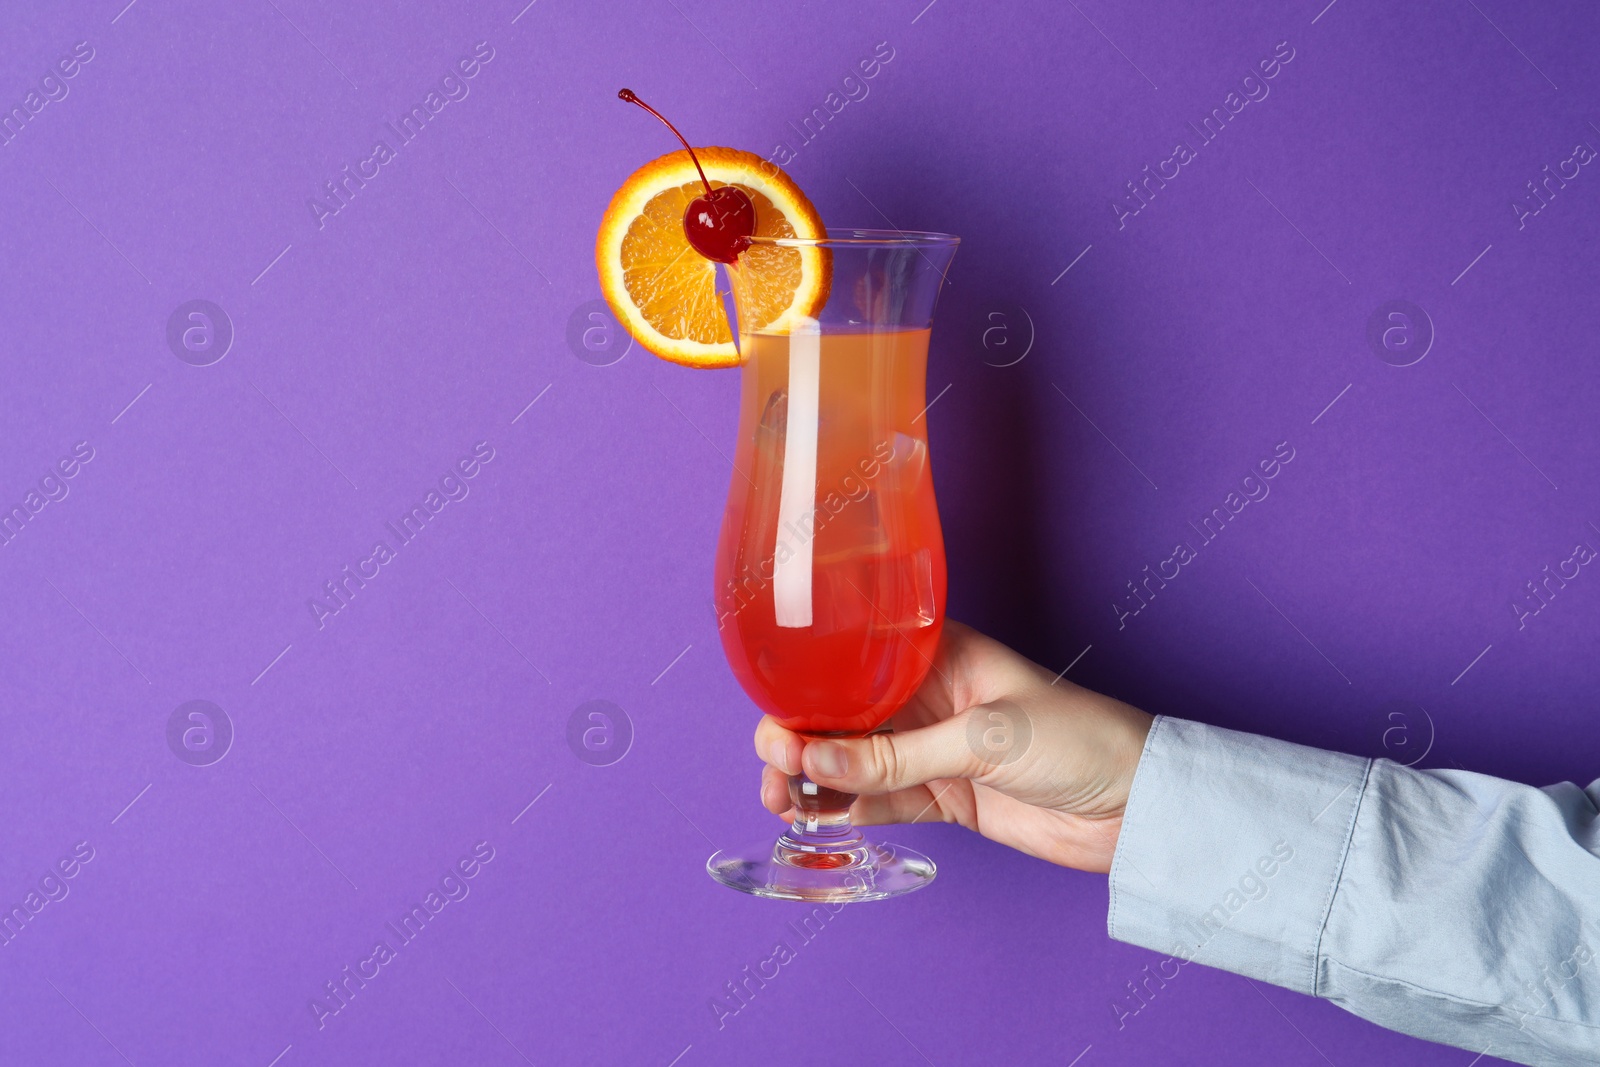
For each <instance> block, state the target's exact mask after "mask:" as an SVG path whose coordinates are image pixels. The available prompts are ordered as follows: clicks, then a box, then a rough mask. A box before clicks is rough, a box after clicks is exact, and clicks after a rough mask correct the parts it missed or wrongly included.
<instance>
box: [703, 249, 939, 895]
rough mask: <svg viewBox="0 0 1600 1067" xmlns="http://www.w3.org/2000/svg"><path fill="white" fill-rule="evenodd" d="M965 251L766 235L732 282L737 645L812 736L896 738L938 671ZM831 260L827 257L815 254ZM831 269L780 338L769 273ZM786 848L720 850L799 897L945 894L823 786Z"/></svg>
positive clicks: (730, 592)
mask: <svg viewBox="0 0 1600 1067" xmlns="http://www.w3.org/2000/svg"><path fill="white" fill-rule="evenodd" d="M958 240H959V239H958V238H955V237H952V236H950V235H948V234H938V233H906V232H901V231H896V230H829V231H828V235H827V237H826V238H824V239H799V238H782V237H771V238H762V237H757V238H754V239H753V240H752V243H751V245H750V247H749V248H748V249H747V250H746V252H745V253H743V254H742V255H741V256H740V260H739V262H738V263H736V264H734V265H732V266H731V267H729V268H728V277H729V279H730V281H731V289H732V294H733V302H734V306H735V318H736V319H737V324H738V337H739V353H740V360H741V370H740V373H741V375H742V380H741V389H740V402H739V440H738V446H737V449H736V451H735V455H734V461H733V465H734V473H733V477H732V481H731V485H730V488H729V491H728V502H727V508H726V510H725V511H724V513H723V522H722V534H721V538H720V541H719V544H718V550H717V561H716V609H717V615H718V627H719V630H720V633H721V637H722V647H723V651H724V652H725V653H726V655H727V657H728V663H729V665H730V666H731V667H732V668H733V673H734V675H735V676H736V677H737V678H738V679H739V682H740V684H742V685H743V686H744V689H745V692H746V693H748V694H749V695H750V698H751V699H752V700H753V701H755V703H756V704H757V705H758V706H759V707H760V708H761V709H762V710H763V711H765V712H767V713H768V714H770V715H772V716H774V717H775V718H777V719H778V720H779V721H781V722H782V723H783V724H784V725H785V726H787V727H788V728H789V729H791V730H794V731H796V732H798V733H800V734H802V735H805V736H807V737H812V738H826V737H861V736H863V735H865V734H868V733H870V732H872V731H874V730H876V729H877V728H878V727H880V726H882V725H883V724H884V723H885V722H887V720H888V719H889V717H890V716H892V715H893V714H894V713H895V712H897V711H899V710H900V708H901V707H902V706H903V705H904V704H905V703H906V702H907V700H909V699H910V698H911V696H912V695H913V694H914V693H915V692H916V691H917V688H918V686H920V685H921V684H922V681H923V678H924V677H925V676H926V675H927V673H928V671H929V670H930V669H931V668H932V666H933V661H934V656H935V653H936V650H937V648H938V644H939V633H940V630H941V628H942V626H943V624H944V611H945V558H944V542H943V538H942V537H941V535H940V531H939V513H938V509H937V506H936V505H935V502H934V496H933V477H932V473H931V471H930V468H929V464H928V435H927V426H928V420H927V407H928V401H927V399H926V390H925V379H926V376H927V355H928V337H929V332H930V330H931V328H932V325H933V311H934V305H935V302H936V301H937V299H938V295H939V289H940V287H941V285H942V283H943V280H944V276H945V272H946V270H947V269H948V268H949V265H950V260H951V257H952V256H953V255H954V254H955V250H956V245H957V243H958ZM811 250H815V251H816V252H820V256H817V255H810V254H809V253H810V252H811ZM802 252H805V253H808V258H807V260H806V261H807V262H809V263H810V264H811V268H808V269H815V268H817V267H818V265H820V268H821V269H823V270H828V271H831V284H830V285H829V287H828V295H827V299H826V302H825V303H824V304H823V306H822V307H821V308H819V309H813V310H814V314H813V315H800V316H792V317H790V318H789V319H787V320H780V321H779V322H777V323H775V324H772V325H770V326H769V325H767V324H765V323H764V321H763V317H764V315H766V314H767V311H766V308H765V306H764V305H763V304H762V303H761V301H762V300H763V299H764V298H765V299H770V297H766V296H765V294H768V293H770V292H771V287H770V286H763V285H761V284H758V283H759V282H760V280H761V277H760V276H761V275H762V274H763V273H770V272H772V271H781V270H786V269H800V265H801V261H802V255H801V253H802ZM789 796H790V798H791V800H792V801H793V803H794V807H795V810H796V812H797V815H796V818H795V820H794V822H793V825H791V826H790V827H789V829H788V831H787V832H786V833H784V834H783V835H782V836H781V837H779V838H778V840H777V842H776V843H775V844H766V843H763V844H761V845H759V846H755V847H753V848H751V849H748V850H741V851H739V852H735V853H729V852H720V851H719V852H717V853H716V854H715V855H713V856H712V857H711V858H710V860H708V861H707V863H706V868H707V870H708V871H709V872H710V874H711V876H712V877H713V878H715V879H716V880H717V881H719V882H721V883H722V884H723V885H726V886H730V887H732V888H734V889H738V890H740V891H742V892H745V893H752V894H755V895H757V896H764V897H774V898H778V899H784V900H807V901H857V900H876V899H880V898H883V897H890V896H896V895H898V894H901V893H909V892H911V891H912V890H914V889H919V888H921V887H922V886H924V885H927V884H928V883H929V882H931V881H932V880H933V877H934V873H935V867H934V864H933V861H932V860H930V859H929V858H928V857H926V856H924V855H922V854H921V853H919V852H916V851H914V850H912V849H908V848H904V847H901V846H897V845H889V844H878V843H873V842H870V841H868V840H866V839H865V838H864V837H863V836H862V835H861V833H860V831H859V830H857V829H856V828H855V827H854V826H853V825H852V824H851V821H850V806H851V804H852V803H853V802H854V801H855V795H854V794H851V793H843V792H839V791H837V790H833V789H828V788H826V787H823V786H819V785H817V784H816V783H815V782H812V781H811V780H810V779H809V778H807V777H806V776H805V775H803V774H801V775H794V776H792V777H791V778H790V780H789Z"/></svg>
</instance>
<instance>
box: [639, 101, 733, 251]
mask: <svg viewBox="0 0 1600 1067" xmlns="http://www.w3.org/2000/svg"><path fill="white" fill-rule="evenodd" d="M617 97H618V99H621V100H626V101H627V102H628V103H630V104H638V105H639V106H640V107H642V108H644V109H645V110H646V111H648V112H650V114H652V115H654V116H655V117H656V118H658V119H661V122H662V124H663V125H665V126H666V127H667V129H669V130H671V131H672V132H673V135H674V136H676V137H677V138H678V140H680V141H683V147H684V148H686V149H688V151H689V158H690V159H692V160H694V169H695V170H697V171H699V172H700V182H701V184H703V185H704V186H705V187H706V193H705V195H704V196H697V197H695V198H694V199H693V200H691V201H689V207H688V209H687V210H685V211H684V213H683V233H684V236H686V237H688V238H689V244H690V245H692V246H693V247H694V250H695V251H696V252H699V253H700V254H701V255H702V256H705V257H706V258H707V259H714V260H716V261H717V262H718V263H732V262H733V261H734V260H736V259H738V258H739V253H740V252H743V251H744V250H745V248H746V246H747V245H748V244H749V242H750V237H751V235H752V234H754V233H755V232H756V206H755V205H754V204H753V203H751V202H750V198H749V197H748V196H746V195H745V194H744V190H742V189H740V188H738V187H736V186H732V185H724V186H721V187H719V188H716V189H713V188H711V183H710V182H709V181H707V180H706V172H705V168H703V167H701V166H700V159H699V157H698V156H696V155H695V154H694V149H693V148H690V147H689V142H688V141H687V140H684V136H683V134H681V133H679V132H678V127H676V126H674V125H673V124H672V123H670V122H668V121H667V120H666V118H665V117H663V116H662V114H661V112H659V111H657V110H656V109H655V108H653V107H651V106H650V105H649V104H647V103H645V102H644V101H643V100H640V99H639V98H638V97H637V96H635V95H634V92H633V90H632V89H624V90H622V91H621V92H619V93H618V94H617Z"/></svg>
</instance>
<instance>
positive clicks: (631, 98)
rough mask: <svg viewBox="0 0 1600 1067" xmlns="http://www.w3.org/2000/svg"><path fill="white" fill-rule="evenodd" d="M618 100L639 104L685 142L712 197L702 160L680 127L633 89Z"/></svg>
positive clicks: (623, 93)
mask: <svg viewBox="0 0 1600 1067" xmlns="http://www.w3.org/2000/svg"><path fill="white" fill-rule="evenodd" d="M617 99H619V100H625V101H627V102H628V103H630V104H638V105H639V106H640V107H642V108H644V109H645V110H646V111H648V112H650V114H652V115H654V116H655V117H656V118H658V119H660V120H661V124H662V125H663V126H665V127H666V128H667V129H669V130H671V131H672V135H673V136H674V137H676V138H677V139H678V140H680V141H683V147H684V148H685V149H687V150H688V153H689V158H690V159H692V160H694V169H695V170H697V171H699V172H700V183H701V184H702V185H704V186H705V187H706V195H707V196H710V195H711V183H710V182H709V181H707V180H706V172H705V169H704V168H702V167H701V166H700V158H699V157H698V156H696V155H695V154H694V149H693V148H690V147H689V142H688V141H687V140H685V138H684V136H683V134H681V133H679V132H678V127H676V126H674V125H673V124H672V123H670V122H668V121H667V120H666V117H665V116H664V115H662V114H661V112H659V111H657V110H656V109H655V108H653V107H651V106H650V105H649V104H647V103H645V102H644V101H643V100H640V99H639V97H638V96H637V95H635V93H634V91H633V90H632V89H623V90H622V91H621V92H619V93H617Z"/></svg>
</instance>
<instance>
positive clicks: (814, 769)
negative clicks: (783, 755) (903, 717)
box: [800, 705, 994, 794]
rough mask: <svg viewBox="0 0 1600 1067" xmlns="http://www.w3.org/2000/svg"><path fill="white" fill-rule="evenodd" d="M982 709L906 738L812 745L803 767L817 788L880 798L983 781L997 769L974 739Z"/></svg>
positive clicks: (887, 736) (889, 736)
mask: <svg viewBox="0 0 1600 1067" xmlns="http://www.w3.org/2000/svg"><path fill="white" fill-rule="evenodd" d="M983 711H984V707H983V706H982V705H980V706H978V707H974V708H970V709H968V710H967V711H965V712H962V713H961V714H960V715H956V716H953V717H952V718H949V719H944V720H942V721H940V722H937V723H934V724H933V725H931V726H924V727H921V728H919V729H916V730H910V731H907V732H905V733H876V734H868V735H867V736H866V737H857V738H838V739H830V740H825V741H822V740H819V741H810V742H808V743H807V744H806V747H805V750H804V751H803V752H802V753H801V757H800V765H801V767H802V769H803V770H804V771H805V773H806V776H807V777H809V778H810V779H811V780H812V781H814V782H816V783H817V784H818V785H825V786H828V787H829V788H830V789H838V790H841V791H843V792H846V793H866V794H881V793H893V792H895V791H897V790H901V789H909V788H911V787H912V786H918V785H922V784H924V783H926V782H931V781H936V780H939V779H943V778H978V777H981V776H982V775H983V774H985V773H986V772H988V771H990V770H992V769H993V768H994V763H993V762H992V761H988V760H985V759H983V758H982V757H981V754H980V753H979V752H978V751H976V750H975V749H974V745H973V740H972V737H971V733H972V729H971V727H972V724H973V723H974V721H979V720H975V717H976V716H979V715H981V714H982V712H983Z"/></svg>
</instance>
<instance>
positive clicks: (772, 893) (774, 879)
mask: <svg viewBox="0 0 1600 1067" xmlns="http://www.w3.org/2000/svg"><path fill="white" fill-rule="evenodd" d="M706 871H707V873H709V874H710V875H711V877H713V878H715V879H716V880H717V881H719V882H721V883H722V884H723V885H725V886H727V887H728V888H729V889H737V890H738V891H739V892H741V893H749V894H751V895H752V896H758V897H768V898H770V899H773V900H804V901H810V902H813V903H828V902H840V903H847V904H848V903H854V902H856V901H860V900H883V899H884V898H886V897H897V896H900V895H902V894H905V893H909V892H911V891H912V890H915V889H921V888H922V887H923V886H925V885H927V884H928V883H929V882H931V881H933V878H934V875H935V874H937V873H938V868H936V867H935V866H934V864H933V861H932V860H931V859H929V858H928V857H927V856H924V855H923V854H922V853H920V852H918V851H916V850H915V849H910V848H905V847H904V846H901V845H891V844H887V843H884V844H876V843H874V842H871V841H867V840H865V839H863V838H861V837H859V836H857V837H856V840H855V842H854V843H852V844H851V845H850V846H848V847H843V848H840V847H826V848H822V849H817V848H812V847H807V846H804V845H801V844H799V843H797V842H796V841H795V840H794V838H793V837H792V836H791V835H790V834H785V835H783V837H780V838H779V839H778V841H777V843H776V844H771V845H768V844H759V845H754V846H752V847H750V848H748V849H739V850H738V851H736V852H731V853H730V852H717V853H716V854H714V855H713V856H712V857H711V858H710V859H709V860H707V861H706Z"/></svg>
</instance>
